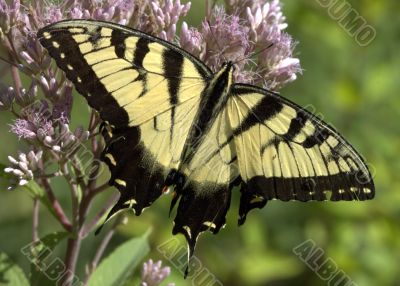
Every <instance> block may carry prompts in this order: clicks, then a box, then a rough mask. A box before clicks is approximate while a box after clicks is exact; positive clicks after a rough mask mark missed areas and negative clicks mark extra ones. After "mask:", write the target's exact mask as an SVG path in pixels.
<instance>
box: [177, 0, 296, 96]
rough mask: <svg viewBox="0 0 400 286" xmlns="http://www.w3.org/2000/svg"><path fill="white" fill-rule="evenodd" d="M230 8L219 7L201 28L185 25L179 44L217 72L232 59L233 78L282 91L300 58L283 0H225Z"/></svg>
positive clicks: (291, 79) (290, 79)
mask: <svg viewBox="0 0 400 286" xmlns="http://www.w3.org/2000/svg"><path fill="white" fill-rule="evenodd" d="M226 8H227V10H225V9H224V8H223V7H220V6H216V7H215V8H214V10H213V11H212V12H211V15H210V17H209V18H210V19H209V21H203V23H202V27H201V30H197V29H196V28H193V27H188V25H187V24H186V23H183V25H182V30H181V34H180V44H181V46H182V47H183V48H184V49H186V50H187V51H189V52H190V53H192V54H194V55H195V56H197V57H199V58H200V59H201V60H203V61H204V62H205V63H206V64H207V65H208V66H209V67H210V68H211V70H212V71H214V72H216V71H217V70H219V68H220V67H221V65H222V63H223V62H226V61H232V62H234V63H235V65H236V69H235V74H234V80H235V82H242V83H250V84H255V85H262V86H263V87H264V88H267V89H270V90H278V89H280V88H281V87H283V86H284V85H286V84H287V83H289V82H291V81H293V80H295V79H296V78H297V75H296V74H298V73H301V68H300V62H299V60H298V59H297V58H294V57H293V50H294V46H295V44H294V42H293V41H292V39H291V37H290V36H288V35H287V34H286V33H285V32H284V29H286V27H287V24H286V22H285V21H286V19H285V17H284V16H283V13H282V6H281V3H280V1H279V0H272V1H258V0H245V1H236V0H227V1H226Z"/></svg>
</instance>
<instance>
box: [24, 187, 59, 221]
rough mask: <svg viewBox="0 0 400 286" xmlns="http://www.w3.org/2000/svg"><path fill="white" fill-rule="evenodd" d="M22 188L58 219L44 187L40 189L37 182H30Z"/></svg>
mask: <svg viewBox="0 0 400 286" xmlns="http://www.w3.org/2000/svg"><path fill="white" fill-rule="evenodd" d="M21 188H22V189H24V190H27V191H28V193H29V194H30V195H31V196H32V198H36V199H38V200H39V201H40V202H41V203H42V204H43V205H44V206H45V207H46V208H47V209H48V210H49V212H50V213H51V214H52V215H53V216H54V217H55V218H56V219H57V216H56V214H55V212H54V209H53V207H52V205H51V203H50V201H49V199H48V197H47V195H46V193H45V191H44V190H43V188H42V187H40V186H39V185H38V184H37V183H36V182H35V181H30V182H29V183H28V184H26V185H24V186H21Z"/></svg>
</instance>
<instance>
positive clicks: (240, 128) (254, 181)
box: [228, 84, 374, 223]
mask: <svg viewBox="0 0 400 286" xmlns="http://www.w3.org/2000/svg"><path fill="white" fill-rule="evenodd" d="M228 105H229V106H230V111H229V114H230V117H231V126H232V129H233V134H234V144H235V147H236V151H237V157H238V168H239V170H240V175H241V179H242V180H243V182H242V186H241V192H242V197H241V205H240V222H241V223H243V222H244V220H245V217H246V214H247V212H248V211H249V210H250V209H252V208H255V207H259V208H260V207H263V206H264V205H265V204H266V202H267V201H268V200H272V199H280V200H283V201H288V200H299V201H310V200H317V201H321V200H327V199H329V198H330V200H332V201H339V200H366V199H372V198H373V197H374V185H373V182H372V178H371V175H370V173H369V171H368V168H367V167H366V165H365V163H364V161H363V159H362V158H361V156H360V155H358V153H357V152H356V151H355V150H354V148H353V147H352V146H351V145H350V144H349V143H348V142H347V141H346V140H345V139H344V138H343V137H342V136H340V135H339V134H338V133H337V132H336V131H335V130H334V129H333V128H332V127H330V126H328V125H327V124H326V123H324V122H322V121H320V120H319V119H317V118H315V117H314V116H313V115H312V114H311V113H309V112H308V111H306V110H304V109H301V108H300V107H299V106H297V105H296V104H294V103H292V102H290V101H288V100H286V99H284V98H282V97H280V96H279V95H277V94H274V93H271V92H268V91H266V90H263V89H260V88H257V87H254V86H249V85H242V84H236V85H234V86H233V88H232V96H231V98H230V100H229V101H228Z"/></svg>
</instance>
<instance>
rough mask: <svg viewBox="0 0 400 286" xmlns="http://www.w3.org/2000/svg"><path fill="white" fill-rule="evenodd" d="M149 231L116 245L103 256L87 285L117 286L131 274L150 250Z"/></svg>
mask: <svg viewBox="0 0 400 286" xmlns="http://www.w3.org/2000/svg"><path fill="white" fill-rule="evenodd" d="M148 235H149V232H146V233H145V234H144V235H143V236H141V237H135V238H133V239H131V240H128V241H127V242H125V243H123V244H122V245H120V246H119V247H117V248H116V249H115V250H114V251H113V252H112V253H111V254H110V255H109V256H108V257H106V258H104V259H103V261H102V262H101V263H100V265H99V267H98V268H97V269H96V270H95V272H94V273H93V275H92V277H91V278H90V280H89V284H88V285H89V286H119V285H123V283H124V282H125V281H126V280H127V279H128V278H129V277H131V276H132V275H133V273H134V270H135V269H136V267H137V266H138V264H139V263H140V262H141V261H142V260H143V258H144V257H145V256H146V255H147V253H148V252H149V251H150V247H149V243H148V239H147V238H148Z"/></svg>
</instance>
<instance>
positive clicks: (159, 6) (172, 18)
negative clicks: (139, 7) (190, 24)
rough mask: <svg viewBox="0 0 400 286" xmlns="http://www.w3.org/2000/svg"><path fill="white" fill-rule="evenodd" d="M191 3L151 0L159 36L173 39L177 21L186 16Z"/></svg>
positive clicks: (176, 0) (177, 0)
mask: <svg viewBox="0 0 400 286" xmlns="http://www.w3.org/2000/svg"><path fill="white" fill-rule="evenodd" d="M190 5H191V3H190V2H188V3H187V4H183V5H182V4H181V1H180V0H175V1H173V0H165V1H163V2H161V3H160V1H155V0H153V1H151V3H150V7H151V9H152V12H153V15H154V17H155V22H156V24H157V26H158V33H157V34H158V36H159V37H161V38H162V39H164V40H168V41H173V40H174V38H175V34H176V23H177V22H178V20H179V18H180V17H182V16H185V15H186V14H187V12H188V11H189V9H190Z"/></svg>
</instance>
